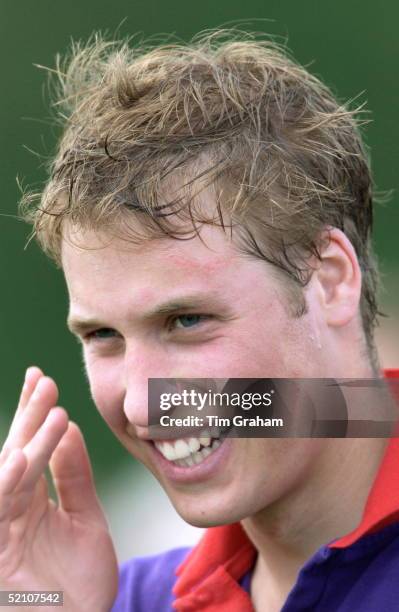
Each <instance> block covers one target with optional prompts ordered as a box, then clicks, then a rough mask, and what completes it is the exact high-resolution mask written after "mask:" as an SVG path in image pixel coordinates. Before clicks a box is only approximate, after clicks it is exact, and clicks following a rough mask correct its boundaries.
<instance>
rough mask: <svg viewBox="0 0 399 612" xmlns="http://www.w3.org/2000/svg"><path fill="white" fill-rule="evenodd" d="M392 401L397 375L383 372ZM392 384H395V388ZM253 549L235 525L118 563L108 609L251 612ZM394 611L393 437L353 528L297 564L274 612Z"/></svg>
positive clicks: (397, 562) (397, 441)
mask: <svg viewBox="0 0 399 612" xmlns="http://www.w3.org/2000/svg"><path fill="white" fill-rule="evenodd" d="M384 374H385V376H386V378H387V379H388V383H389V382H390V381H391V382H392V385H391V386H392V392H393V394H394V395H395V397H396V398H397V399H398V401H399V370H385V372H384ZM395 383H396V384H395ZM256 555H257V551H256V549H255V547H254V546H253V545H252V543H251V541H250V540H249V538H248V537H247V535H246V534H245V532H244V530H243V528H242V527H241V525H240V523H234V524H231V525H223V526H221V527H212V528H210V529H207V530H206V532H205V534H204V536H203V537H202V539H201V540H200V542H199V543H198V544H197V545H196V546H195V547H194V548H192V549H190V548H177V549H173V550H170V551H167V552H165V553H162V554H159V555H155V556H150V557H141V558H140V557H139V558H135V559H132V560H130V561H127V562H126V563H125V564H123V565H122V567H121V569H120V575H119V590H118V595H117V598H116V600H115V603H114V605H113V607H112V610H111V612H164V611H165V612H166V611H172V610H175V611H176V612H194V611H198V612H253V610H254V608H253V605H252V603H251V599H250V595H249V591H250V582H251V575H252V570H253V567H254V564H255V561H256ZM354 610H355V611H361V612H381V611H383V612H393V611H396V612H397V611H398V610H399V438H397V437H394V438H391V440H390V441H389V443H388V445H387V448H386V450H385V453H384V456H383V459H382V462H381V465H380V468H379V471H378V473H377V476H376V478H375V481H374V483H373V486H372V488H371V490H370V493H369V496H368V498H367V502H366V505H365V508H364V512H363V517H362V520H361V522H360V524H359V526H358V527H357V528H356V529H355V530H354V531H352V532H351V533H349V534H347V535H345V536H343V537H341V538H338V539H336V540H333V541H332V542H330V543H328V544H327V545H325V546H322V547H321V548H320V549H319V550H318V551H317V552H316V553H315V554H314V555H313V556H312V557H311V558H310V559H309V560H308V561H307V562H306V563H305V565H304V566H303V567H302V569H301V570H300V571H299V573H298V577H297V580H296V583H295V584H294V586H293V588H292V589H291V591H290V593H289V595H288V597H287V599H286V602H285V603H284V605H283V607H282V609H281V612H302V611H303V612H305V611H306V612H353V611H354Z"/></svg>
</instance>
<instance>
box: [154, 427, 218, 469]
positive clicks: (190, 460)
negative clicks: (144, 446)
mask: <svg viewBox="0 0 399 612" xmlns="http://www.w3.org/2000/svg"><path fill="white" fill-rule="evenodd" d="M223 433H224V432H222V431H216V432H212V433H211V432H204V433H202V434H201V436H200V437H198V438H194V437H192V438H179V439H177V440H169V441H166V440H162V441H160V440H154V441H153V442H154V445H155V446H156V448H157V450H158V451H159V452H160V453H161V455H162V456H163V457H164V458H165V459H167V461H170V462H171V463H173V464H174V465H177V466H179V467H192V466H194V465H198V464H200V463H202V462H203V461H205V459H206V458H207V457H209V455H211V454H212V453H213V452H214V451H215V450H216V449H217V448H219V446H220V445H221V444H222V442H223Z"/></svg>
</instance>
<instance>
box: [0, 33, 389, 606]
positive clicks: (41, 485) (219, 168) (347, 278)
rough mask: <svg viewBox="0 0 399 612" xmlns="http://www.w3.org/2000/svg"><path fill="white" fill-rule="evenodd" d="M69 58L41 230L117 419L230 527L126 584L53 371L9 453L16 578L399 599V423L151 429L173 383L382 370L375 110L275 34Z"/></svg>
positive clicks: (186, 594)
mask: <svg viewBox="0 0 399 612" xmlns="http://www.w3.org/2000/svg"><path fill="white" fill-rule="evenodd" d="M59 74H60V78H61V82H62V88H63V89H62V92H61V95H62V98H63V99H64V108H63V110H62V116H63V117H64V119H65V122H66V123H65V133H64V136H63V139H62V141H61V143H60V146H59V151H58V153H57V156H56V158H55V160H54V164H53V166H52V169H51V176H50V179H49V182H48V184H47V187H46V189H45V191H44V193H43V195H42V197H41V200H40V203H39V205H38V206H36V207H35V206H31V207H30V211H31V216H32V217H33V220H34V223H35V231H36V235H37V237H38V239H39V241H40V243H41V245H42V247H43V248H44V249H45V251H46V252H48V253H49V254H51V255H52V256H53V257H54V258H55V259H56V261H57V262H58V263H59V264H60V265H61V266H62V268H63V271H64V273H65V277H66V282H67V285H68V290H69V295H70V313H69V321H68V324H69V326H70V328H71V330H72V332H73V333H75V334H76V335H77V336H78V337H79V338H80V339H81V341H82V344H83V352H84V359H85V364H86V368H87V373H88V378H89V381H90V388H91V392H92V395H93V398H94V401H95V403H96V405H97V407H98V409H99V411H100V413H101V414H102V416H103V417H104V419H105V421H106V422H107V424H108V425H109V427H110V428H111V429H112V431H113V432H114V433H115V435H116V436H117V437H118V439H119V440H120V442H121V443H122V444H123V446H124V447H125V448H126V449H127V450H128V451H129V452H130V453H131V454H132V455H133V456H134V457H136V458H138V459H139V460H140V461H142V462H143V463H144V464H145V465H146V466H147V467H148V469H149V470H151V472H152V473H153V474H154V476H155V477H156V478H157V479H158V480H159V482H160V484H161V485H162V486H163V487H164V488H165V490H166V492H167V494H168V495H169V497H170V499H171V501H172V503H173V504H174V506H175V508H176V510H177V512H179V514H180V515H181V516H182V517H183V518H184V519H185V520H186V521H188V522H190V523H192V524H194V525H198V526H203V527H209V529H208V530H207V531H206V533H205V536H204V537H203V539H202V540H201V542H200V543H199V545H198V546H197V547H195V548H194V549H193V550H192V551H191V552H189V551H187V550H186V549H178V550H172V551H170V552H167V553H165V554H161V555H159V556H156V557H151V558H148V559H136V560H132V561H131V562H128V563H127V564H126V565H125V566H124V567H123V568H122V570H121V572H120V576H119V581H118V570H117V561H116V558H115V553H114V549H113V545H112V541H111V538H110V535H109V532H108V528H107V523H106V520H105V518H104V514H103V512H102V510H101V507H100V504H99V502H98V499H97V496H96V492H95V488H94V484H93V479H92V475H91V470H90V463H89V458H88V456H87V452H86V450H85V446H84V441H83V437H82V434H81V433H80V430H79V428H78V427H77V425H76V424H74V423H71V422H69V421H68V416H67V413H66V412H65V410H63V409H62V408H59V407H56V403H57V388H56V385H55V383H54V382H53V381H52V380H51V379H49V378H48V377H46V376H44V375H43V373H42V372H41V371H40V370H39V369H38V368H30V369H29V370H28V371H27V376H26V382H25V384H24V387H23V391H22V394H21V399H20V404H19V407H18V410H17V413H16V416H15V418H14V421H13V424H12V426H11V429H10V433H9V436H8V439H7V441H6V444H5V446H4V449H3V452H2V455H1V460H2V465H1V469H0V500H1V506H0V507H1V516H0V577H1V580H0V582H1V588H3V589H8V590H11V589H24V590H26V589H58V590H62V591H64V602H65V603H64V607H65V609H67V610H73V611H75V610H76V611H78V610H85V611H86V612H87V611H93V612H94V611H95V612H99V611H101V610H104V611H106V610H107V611H109V610H110V609H111V608H112V610H114V611H122V610H123V611H128V610H132V611H133V610H134V611H135V612H136V611H140V610H143V611H146V612H147V611H151V610H153V611H160V610H169V609H172V608H174V609H176V610H179V611H181V612H183V611H186V610H187V611H188V610H206V611H208V612H211V611H216V610H217V611H224V610H225V611H228V612H236V611H237V612H238V611H239V612H245V611H249V610H253V609H255V610H257V611H268V612H275V611H277V610H281V609H283V610H284V612H293V611H295V612H297V611H299V610H319V611H322V612H328V611H331V612H332V611H336V610H340V611H341V612H344V611H347V610H353V609H355V610H362V612H371V611H376V610H396V609H397V600H398V596H399V587H398V586H397V580H396V574H397V571H398V569H399V557H398V554H397V553H399V537H398V536H399V524H398V523H397V522H396V518H397V515H398V510H399V486H398V471H397V470H398V468H397V464H398V461H399V448H398V444H397V442H396V439H392V441H390V442H389V444H388V443H387V441H386V440H385V439H383V438H347V439H337V438H328V439H311V438H292V439H288V438H287V439H273V438H252V439H250V438H248V439H232V438H225V439H223V438H221V439H218V440H215V439H212V438H208V439H207V440H201V441H199V440H196V439H195V438H192V440H191V441H190V442H188V443H186V442H187V441H183V443H182V441H181V440H179V441H174V442H172V443H167V442H165V441H164V440H161V439H151V436H150V433H149V426H148V409H147V393H148V392H147V385H148V379H149V378H152V377H156V378H160V377H163V378H176V377H178V378H185V377H187V378H188V377H191V378H192V377H196V378H232V377H233V378H247V377H248V378H280V377H282V378H374V377H379V376H380V374H379V365H378V356H377V354H376V350H375V345H374V341H373V329H374V325H375V320H376V314H377V307H376V298H375V295H376V281H377V278H376V276H377V275H376V270H375V266H374V263H373V258H372V253H371V247H370V240H371V236H370V234H371V222H372V198H371V179H370V172H369V168H368V163H367V159H366V155H365V152H364V150H363V147H362V144H361V141H360V137H359V134H358V131H357V127H356V122H355V119H354V116H353V113H352V112H351V111H349V110H348V109H346V108H345V107H343V106H341V105H339V104H338V103H337V102H336V101H335V100H334V98H333V97H332V95H331V93H330V92H329V91H328V89H327V88H326V87H324V86H323V85H322V84H321V83H320V82H319V81H318V80H317V79H316V78H315V77H313V76H311V75H310V74H309V73H308V72H307V71H306V70H305V69H303V68H302V67H300V66H298V65H296V64H295V63H294V62H293V61H292V60H290V59H289V58H287V56H286V55H285V54H284V53H283V51H282V50H280V49H279V48H277V47H276V46H275V45H272V44H270V43H268V42H264V41H261V40H255V39H252V38H251V37H249V36H248V37H242V38H241V39H237V38H236V39H235V40H233V39H231V40H226V38H225V33H223V32H222V33H221V35H216V34H213V35H210V36H209V35H208V36H206V37H203V38H201V39H197V40H196V41H195V42H193V43H192V44H190V45H186V46H185V45H167V46H164V47H159V48H154V49H152V50H148V49H147V50H142V51H140V50H137V49H133V50H129V48H128V47H127V45H122V46H114V45H110V44H108V43H103V42H101V40H99V39H96V41H95V42H94V44H91V45H90V46H88V47H86V48H82V49H79V48H78V49H75V54H74V56H73V58H72V59H71V61H70V62H69V64H68V65H67V66H66V69H65V72H61V71H60V73H59ZM387 396H388V392H387V391H386V389H385V390H384V389H383V390H382V392H381V406H382V403H383V402H386V401H387ZM381 406H378V405H376V406H375V407H374V409H375V410H376V411H379V410H380V409H381ZM203 447H205V448H206V449H207V450H206V451H205V452H204V448H203ZM50 458H51V459H50ZM48 464H49V465H50V469H51V472H52V476H53V480H54V484H55V487H56V491H57V494H58V501H59V503H58V506H57V505H56V504H55V503H54V502H53V501H51V500H50V499H49V497H48V493H47V487H46V480H45V476H44V470H45V468H46V466H47V465H48ZM150 528H151V527H150V525H143V529H150ZM132 550H133V552H134V542H132ZM176 574H177V576H176Z"/></svg>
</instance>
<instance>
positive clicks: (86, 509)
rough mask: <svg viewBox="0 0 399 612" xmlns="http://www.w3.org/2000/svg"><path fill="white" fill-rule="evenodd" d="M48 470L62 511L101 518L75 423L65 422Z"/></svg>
mask: <svg viewBox="0 0 399 612" xmlns="http://www.w3.org/2000/svg"><path fill="white" fill-rule="evenodd" d="M50 470H51V474H52V477H53V481H54V486H55V488H56V492H57V496H58V501H59V505H60V507H61V508H62V509H63V510H65V512H68V513H73V514H81V515H86V517H87V518H96V519H102V520H105V517H104V513H103V511H102V508H101V505H100V502H99V499H98V497H97V493H96V489H95V485H94V478H93V472H92V469H91V465H90V459H89V455H88V452H87V448H86V444H85V442H84V438H83V435H82V432H81V431H80V429H79V427H78V425H77V424H76V423H73V422H72V421H70V422H69V425H68V429H67V431H66V432H65V434H64V435H63V437H62V438H61V440H60V442H59V444H58V446H57V447H56V449H55V450H54V452H53V455H52V457H51V460H50Z"/></svg>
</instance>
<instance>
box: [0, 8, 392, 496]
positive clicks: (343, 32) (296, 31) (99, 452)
mask: <svg viewBox="0 0 399 612" xmlns="http://www.w3.org/2000/svg"><path fill="white" fill-rule="evenodd" d="M0 14H1V22H0V28H1V36H0V45H1V52H0V61H1V81H2V87H1V90H2V95H1V97H0V119H1V139H2V140H1V142H2V147H1V177H2V183H1V195H2V198H1V204H0V212H1V213H2V214H3V216H2V217H1V224H2V229H1V239H0V248H1V261H2V265H1V267H0V271H1V272H0V273H1V287H2V288H3V290H2V297H1V305H2V306H1V308H2V310H1V318H0V325H1V327H2V330H1V331H2V334H1V339H2V342H1V366H2V367H1V372H2V385H1V416H0V434H1V433H3V434H4V433H5V428H6V426H7V425H8V423H9V420H10V418H11V415H12V413H13V411H14V407H15V403H16V399H17V396H18V392H19V386H20V383H21V380H22V376H23V372H24V369H25V368H26V366H28V365H30V364H38V365H40V366H41V367H42V368H43V369H44V370H45V372H47V373H48V374H50V375H51V376H53V377H55V379H56V380H57V381H58V382H59V385H60V388H61V404H62V405H63V406H65V407H66V408H67V409H68V411H69V413H70V415H71V417H72V418H73V419H74V420H76V421H77V422H78V423H79V424H80V425H81V427H82V429H83V431H84V433H85V436H86V439H87V444H88V446H89V451H90V453H91V456H92V459H93V464H94V469H95V474H96V479H97V482H98V483H99V486H100V490H101V491H103V490H104V491H106V490H108V489H107V483H109V482H110V481H109V479H110V476H111V475H115V472H116V470H117V469H120V470H123V469H124V467H123V462H126V461H127V460H128V457H127V456H126V453H125V452H124V451H123V450H122V449H121V448H120V447H119V446H118V444H117V443H116V442H115V441H114V440H113V437H112V435H111V434H110V433H109V432H108V430H107V428H106V426H105V424H103V422H102V420H101V418H100V417H99V416H98V414H97V413H96V410H95V408H94V406H93V404H92V402H91V400H90V397H89V394H88V390H87V385H86V381H85V377H84V372H83V368H82V361H81V356H80V350H79V347H78V345H77V343H76V342H75V340H74V339H73V338H72V337H71V336H70V335H69V333H68V332H67V330H66V327H65V324H64V321H65V317H66V313H67V301H66V293H65V288H64V283H63V279H62V274H61V273H60V271H58V270H56V269H55V267H54V266H53V264H51V263H50V262H48V261H47V260H46V258H45V257H44V256H43V255H42V254H41V253H40V252H39V249H38V248H37V246H36V245H35V244H34V243H31V244H30V245H29V247H28V249H27V250H24V245H25V242H26V240H27V237H28V234H29V228H28V227H27V226H26V225H24V224H23V223H21V222H18V221H17V220H16V219H15V217H14V216H15V214H16V208H17V201H18V199H19V191H18V187H17V183H16V176H17V175H18V176H19V177H20V178H21V179H22V180H23V184H24V185H33V184H34V185H35V186H40V184H41V182H43V181H44V179H45V171H44V168H43V159H41V158H40V157H37V156H36V155H35V154H33V153H32V152H30V151H29V150H28V149H30V150H33V151H35V152H37V153H39V154H40V155H41V156H49V155H51V153H52V151H53V150H54V147H55V143H56V139H57V130H56V129H54V128H52V127H51V125H49V123H48V120H49V118H50V111H49V107H48V97H47V95H46V81H47V77H46V74H45V73H44V72H43V71H42V70H39V69H38V68H35V67H34V66H33V64H41V65H44V66H53V65H54V58H55V55H56V53H63V52H64V51H65V50H66V49H67V48H68V47H69V44H70V40H71V38H72V39H87V38H88V36H89V35H90V34H91V32H93V30H101V31H103V32H108V33H109V36H110V37H113V36H114V35H115V33H116V32H117V36H118V37H120V36H124V35H130V34H133V33H136V32H141V33H142V34H143V35H144V36H150V35H152V34H162V33H166V34H170V33H175V34H176V35H177V36H178V37H180V38H182V39H189V38H190V37H191V36H192V35H193V34H195V33H197V32H198V31H200V30H203V29H208V28H213V27H217V26H220V25H222V24H225V25H227V24H229V25H232V24H234V23H235V22H236V21H237V20H238V21H240V22H241V23H240V24H239V25H240V27H242V28H243V29H250V30H258V31H265V32H268V33H270V34H272V35H274V36H277V37H278V39H279V40H280V42H282V40H284V39H287V41H288V46H289V48H290V49H291V51H292V52H293V54H294V56H295V57H296V58H297V59H298V60H299V61H300V62H301V63H303V64H306V65H309V66H310V69H311V71H313V72H314V73H316V74H317V75H319V76H320V77H321V78H322V79H323V80H324V81H325V82H326V83H327V84H328V85H330V86H331V87H332V89H333V91H334V92H336V94H337V95H338V96H339V97H340V99H342V100H346V99H349V98H353V97H355V96H357V95H358V94H359V93H361V92H363V93H362V95H361V96H360V98H359V101H362V100H366V101H367V107H368V109H369V110H370V111H371V115H370V118H371V119H372V123H371V124H370V125H369V126H368V127H367V130H366V142H367V144H368V145H369V147H370V148H371V152H372V165H373V169H374V176H375V181H376V185H377V187H378V189H380V190H391V189H392V190H394V192H393V195H392V197H391V200H390V203H389V204H388V205H384V206H378V207H377V210H376V227H375V245H376V250H377V253H378V255H379V259H380V266H381V269H382V271H383V273H384V282H385V286H386V290H385V292H384V293H383V295H382V303H383V306H384V310H385V312H386V313H387V314H389V315H390V318H389V319H387V320H386V321H384V325H383V327H382V329H381V330H380V332H379V336H378V338H379V343H380V345H381V348H382V353H383V362H384V363H385V364H387V365H398V364H399V351H398V346H399V342H398V340H399V338H398V336H399V325H398V318H397V310H398V304H399V283H398V281H397V276H398V272H399V254H398V247H397V234H398V229H399V212H398V196H397V193H396V191H395V189H396V188H397V186H398V178H397V177H398V173H397V168H396V165H397V161H398V159H399V155H398V149H399V145H398V142H399V126H398V121H397V112H398V108H399V78H398V60H399V57H398V20H399V4H398V3H397V1H396V0H384V2H382V3H376V2H375V0H363V1H362V2H360V1H355V0H349V1H348V0H335V1H334V2H331V1H327V0H324V2H320V1H318V2H317V1H316V0H312V1H311V0H301V1H300V2H299V1H298V0H269V1H267V2H266V1H260V0H246V1H245V2H243V1H242V0H219V1H218V2H215V0H201V2H193V1H191V2H187V1H185V2H184V1H180V0H170V2H166V1H165V0H145V1H143V0H136V1H135V2H132V1H127V0H114V2H112V3H111V2H109V1H108V2H105V1H104V0H85V1H82V0H81V1H80V2H78V1H70V2H68V3H67V2H59V1H55V0H36V1H29V0H19V1H18V0H17V1H16V0H1V2H0ZM243 21H246V23H243ZM395 360H396V361H395ZM129 466H130V467H129V469H130V472H129V473H131V474H132V477H133V480H132V482H134V474H137V478H139V476H138V474H139V471H138V470H139V468H138V467H136V468H133V470H132V467H131V460H130V463H129ZM134 470H136V472H135V471H134ZM104 495H105V493H104Z"/></svg>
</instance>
